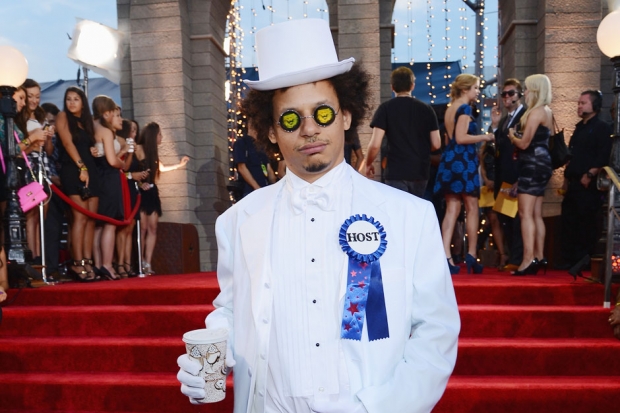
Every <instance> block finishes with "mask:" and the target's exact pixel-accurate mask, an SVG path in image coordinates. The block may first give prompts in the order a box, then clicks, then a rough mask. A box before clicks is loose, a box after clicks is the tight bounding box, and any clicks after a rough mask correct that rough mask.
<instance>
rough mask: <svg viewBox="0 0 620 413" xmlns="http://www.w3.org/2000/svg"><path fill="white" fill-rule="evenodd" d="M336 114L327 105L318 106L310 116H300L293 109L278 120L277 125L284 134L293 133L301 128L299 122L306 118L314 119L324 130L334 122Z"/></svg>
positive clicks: (285, 112)
mask: <svg viewBox="0 0 620 413" xmlns="http://www.w3.org/2000/svg"><path fill="white" fill-rule="evenodd" d="M336 115H338V112H337V111H336V110H334V108H332V107H331V106H329V105H319V106H317V107H316V109H314V112H313V113H312V115H310V116H301V115H300V114H299V112H297V111H296V110H293V109H288V110H286V111H284V112H282V114H280V117H279V118H278V125H280V127H281V128H282V129H284V131H285V132H289V133H290V132H295V131H296V130H297V129H299V127H300V126H301V120H302V119H306V118H314V121H315V122H316V124H317V125H319V126H321V127H323V128H326V127H328V126H329V125H331V124H332V123H334V121H335V120H336Z"/></svg>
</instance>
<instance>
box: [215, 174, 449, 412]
mask: <svg viewBox="0 0 620 413" xmlns="http://www.w3.org/2000/svg"><path fill="white" fill-rule="evenodd" d="M352 180H353V200H352V210H351V215H353V214H366V215H368V216H372V217H374V218H375V219H376V220H378V221H379V222H380V223H381V224H382V225H383V227H384V228H385V231H386V233H387V241H388V247H387V250H386V251H385V253H384V255H383V256H382V257H381V261H380V262H381V271H382V276H383V287H384V293H385V302H386V309H387V316H388V325H389V334H390V336H389V338H387V339H383V340H376V341H373V342H369V341H368V335H367V332H366V331H365V330H366V327H364V333H363V336H362V340H361V341H352V340H342V348H343V352H344V355H345V358H346V360H345V361H346V366H347V370H348V374H349V382H350V391H351V393H352V394H356V395H357V396H358V397H359V399H360V400H361V401H362V402H363V403H364V406H365V407H366V409H367V410H368V412H369V413H379V412H399V413H407V412H411V413H414V412H416V413H417V412H430V411H431V410H432V408H433V406H434V405H435V404H436V403H437V401H438V400H439V399H440V397H441V395H442V394H443V392H444V389H445V387H446V384H447V382H448V378H449V377H450V374H451V373H452V370H453V368H454V363H455V362H456V352H457V337H458V334H459V329H460V320H459V315H458V309H457V305H456V299H455V296H454V289H453V286H452V279H451V277H450V272H449V270H448V266H447V263H446V258H445V254H444V252H443V246H442V242H441V235H440V231H439V226H438V223H437V216H436V214H435V210H434V209H433V206H432V205H431V204H430V203H429V202H427V201H424V200H421V199H419V198H417V197H414V196H412V195H409V194H407V193H405V192H402V191H399V190H396V189H394V188H391V187H388V186H386V185H383V184H380V183H378V182H374V181H371V180H369V179H366V178H365V177H363V176H362V175H360V174H358V173H356V172H354V171H352ZM283 184H284V182H283V180H282V181H280V182H278V183H276V184H274V185H271V186H268V187H265V188H262V189H259V190H257V191H254V192H252V193H251V194H249V195H248V196H246V197H245V198H244V199H243V200H241V201H240V202H238V203H237V204H235V205H234V206H233V207H232V208H230V209H229V210H227V211H226V212H225V213H224V214H222V215H221V216H220V217H219V218H218V220H217V222H216V225H215V231H216V236H217V244H218V264H217V276H218V281H219V285H220V289H221V292H220V294H219V295H218V296H217V298H216V299H215V301H214V302H213V304H214V306H215V307H216V309H215V310H214V311H213V312H212V313H211V314H209V315H208V317H207V319H206V325H207V328H227V329H228V330H229V339H230V340H231V343H232V348H233V354H234V358H235V361H236V362H237V364H236V366H235V367H234V393H235V400H234V412H235V413H249V412H250V411H251V409H252V405H253V401H254V397H255V388H256V377H255V374H254V373H255V372H256V370H257V366H258V365H259V363H267V360H265V359H263V358H261V357H259V354H269V352H268V348H267V345H268V341H269V340H268V339H269V334H270V330H271V323H270V322H268V320H271V319H272V317H271V312H272V309H273V305H272V300H273V293H272V291H271V286H270V283H271V282H272V277H273V274H270V273H269V271H266V268H267V267H268V266H267V265H266V264H268V263H267V262H266V261H267V260H268V259H269V257H270V256H271V254H270V245H271V228H272V222H273V220H274V218H275V219H277V217H274V205H275V200H276V199H277V196H278V194H279V192H280V191H281V190H282V188H283ZM342 259H343V262H339V263H334V265H338V266H339V268H346V265H344V260H346V259H347V257H346V255H345V253H344V252H343V253H342ZM342 277H346V274H344V273H343V274H342ZM343 300H344V297H341V305H343V304H342V303H343ZM326 322H330V323H331V322H334V323H337V324H338V325H340V322H341V320H340V319H337V320H326ZM256 391H257V392H258V391H259V389H256ZM256 413H259V412H256Z"/></svg>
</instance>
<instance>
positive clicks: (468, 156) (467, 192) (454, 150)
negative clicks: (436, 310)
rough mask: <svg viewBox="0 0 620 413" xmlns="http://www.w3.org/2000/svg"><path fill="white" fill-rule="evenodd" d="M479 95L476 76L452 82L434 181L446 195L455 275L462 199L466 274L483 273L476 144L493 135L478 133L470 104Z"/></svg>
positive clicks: (445, 231)
mask: <svg viewBox="0 0 620 413" xmlns="http://www.w3.org/2000/svg"><path fill="white" fill-rule="evenodd" d="M479 94H480V83H479V79H478V78H477V77H476V76H474V75H470V74H461V75H459V76H457V77H456V79H455V80H454V82H453V83H452V86H451V89H450V98H451V102H450V107H449V108H448V110H447V111H446V115H445V123H446V131H448V139H447V142H446V148H445V149H444V151H443V153H442V155H441V161H440V163H439V169H438V170H437V179H436V181H435V188H434V192H436V193H437V192H441V193H443V194H444V195H445V197H446V214H445V216H444V219H443V222H442V224H441V233H442V237H443V245H444V250H445V253H446V258H447V260H448V266H449V267H450V272H451V273H452V274H457V273H458V272H459V267H458V266H456V265H454V261H452V257H451V255H452V254H451V252H450V244H451V241H452V234H453V232H454V225H455V223H456V219H457V217H458V215H459V213H460V212H461V200H462V201H463V203H464V204H465V211H466V212H467V217H468V218H469V219H467V237H468V238H467V240H468V254H467V255H466V256H465V263H466V264H467V273H470V272H471V271H473V272H474V273H475V274H480V273H481V272H482V265H481V264H480V263H478V261H477V258H476V256H477V251H476V245H477V241H478V197H479V195H480V178H479V176H478V152H477V150H476V143H478V142H483V141H487V142H488V141H492V140H493V139H494V135H493V134H490V133H487V134H484V135H477V134H476V132H477V126H476V122H475V121H474V118H473V116H472V107H471V106H470V103H471V102H472V101H474V100H475V99H476V98H477V97H478V95H479ZM451 131H453V132H452V133H451Z"/></svg>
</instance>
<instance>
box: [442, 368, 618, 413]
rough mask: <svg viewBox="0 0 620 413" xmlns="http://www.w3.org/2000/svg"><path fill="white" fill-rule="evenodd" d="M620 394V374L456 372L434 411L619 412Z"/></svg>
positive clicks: (493, 412) (486, 412)
mask: <svg viewBox="0 0 620 413" xmlns="http://www.w3.org/2000/svg"><path fill="white" fill-rule="evenodd" d="M567 362H568V360H567ZM619 394H620V380H618V376H610V377H605V376H596V377H592V376H585V377H582V376H572V377H554V376H547V377H531V376H528V377H502V376H480V377H475V376H474V377H464V376H452V377H451V378H450V382H449V383H448V387H447V389H446V392H445V393H444V396H443V397H442V399H441V400H440V401H439V403H438V404H437V406H435V409H433V413H456V412H458V413H497V412H501V413H526V412H531V413H547V412H549V413H551V412H554V413H555V412H562V413H567V412H572V413H578V412H579V413H585V412H588V413H589V412H591V413H602V412H615V411H618V395H619Z"/></svg>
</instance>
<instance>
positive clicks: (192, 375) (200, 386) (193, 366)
mask: <svg viewBox="0 0 620 413" xmlns="http://www.w3.org/2000/svg"><path fill="white" fill-rule="evenodd" d="M177 364H178V365H179V367H180V370H179V372H178V373H177V380H179V382H180V383H181V393H183V394H184V395H186V396H187V397H189V401H190V402H191V403H192V404H202V402H199V401H198V400H201V399H204V398H205V397H207V393H206V392H205V384H206V383H205V381H204V379H203V378H202V377H200V376H199V375H198V373H200V369H201V368H202V366H201V365H200V363H198V362H197V361H196V360H192V359H191V358H190V357H189V356H188V355H187V354H183V355H181V356H179V358H177Z"/></svg>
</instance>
